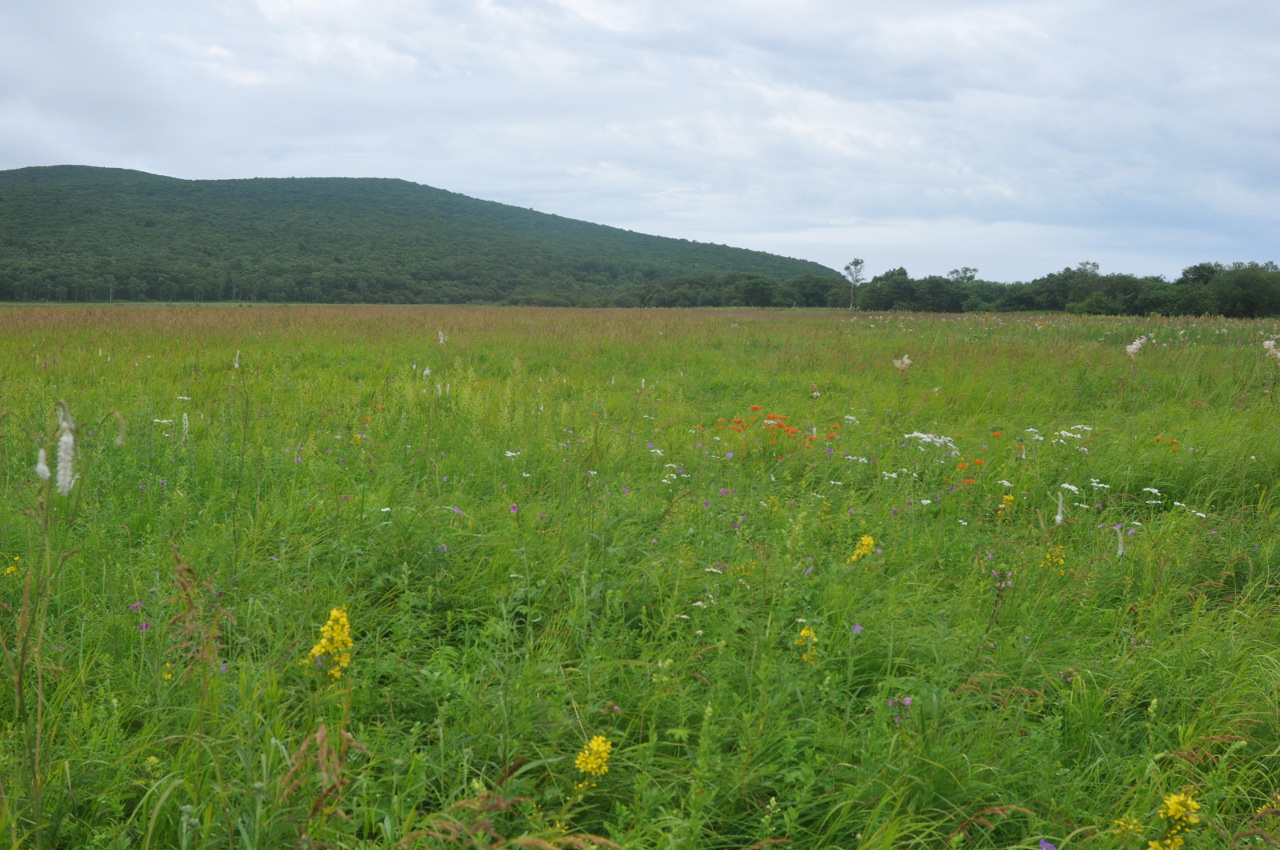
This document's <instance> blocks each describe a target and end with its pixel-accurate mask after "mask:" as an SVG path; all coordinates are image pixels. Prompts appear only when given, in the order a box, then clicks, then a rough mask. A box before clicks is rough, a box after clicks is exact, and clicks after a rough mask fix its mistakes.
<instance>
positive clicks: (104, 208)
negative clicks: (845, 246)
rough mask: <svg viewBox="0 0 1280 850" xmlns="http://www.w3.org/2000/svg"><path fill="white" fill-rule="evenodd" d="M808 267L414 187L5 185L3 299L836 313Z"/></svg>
mask: <svg viewBox="0 0 1280 850" xmlns="http://www.w3.org/2000/svg"><path fill="white" fill-rule="evenodd" d="M836 290H839V291H843V292H847V291H848V290H847V284H845V283H844V282H843V279H842V278H841V277H840V275H839V274H838V273H837V272H835V271H833V270H832V269H829V268H826V267H825V266H821V265H819V264H817V263H812V262H808V261H803V260H793V259H788V258H785V257H779V256H775V255H773V254H766V253H762V252H759V251H748V250H744V249H740V248H730V247H727V246H723V245H709V244H704V243H697V242H690V241H687V240H682V239H669V238H664V237H659V236H646V235H643V234H639V233H633V232H631V231H627V230H620V229H618V228H614V227H606V226H603V225H598V224H589V223H587V222H582V221H575V220H572V219H567V218H562V217H560V216H555V215H548V214H545V213H538V212H534V211H532V210H526V209H521V208H519V207H512V206H507V205H505V204H499V203H493V202H490V201H481V200H476V199H474V198H469V197H466V196H464V195H458V194H454V193H452V192H446V191H443V190H441V189H433V188H431V187H429V186H421V185H418V184H415V183H409V182H406V181H403V180H386V179H363V178H362V179H352V178H290V179H274V178H273V179H267V178H257V179H249V180H179V179H176V178H172V177H161V176H157V175H154V174H146V173H143V172H139V171H127V170H123V169H115V168H92V167H87V166H52V167H37V168H22V169H17V170H12V171H0V300H23V301H26V300H39V301H45V300H70V301H107V300H120V299H128V300H144V299H146V300H165V301H175V300H187V301H215V300H253V301H323V302H383V303H387V302H389V303H465V302H491V303H527V304H550V305H556V304H581V305H597V304H598V305H607V304H616V305H640V304H660V305H669V306H676V305H686V304H688V305H691V304H699V303H703V304H726V303H766V304H768V303H786V304H807V303H813V304H815V305H816V304H826V303H827V300H828V298H829V297H830V295H831V293H832V292H834V291H836Z"/></svg>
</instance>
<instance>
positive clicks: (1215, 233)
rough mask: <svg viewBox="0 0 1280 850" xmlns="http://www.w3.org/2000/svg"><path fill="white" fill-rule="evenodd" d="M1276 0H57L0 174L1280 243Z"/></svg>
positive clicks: (1090, 239)
mask: <svg viewBox="0 0 1280 850" xmlns="http://www.w3.org/2000/svg"><path fill="white" fill-rule="evenodd" d="M1277 33H1280V3H1277V2H1275V0H1043V2H1038V0H988V2H977V0H181V1H180V2H175V0H43V2H19V0H14V2H10V3H5V4H3V6H0V169H8V168H20V167H23V166H28V165H54V164H67V163H73V164H84V165H101V166H114V167H123V168H135V169H140V170H143V171H149V172H152V173H157V174H165V175H169V176H173V177H182V178H189V179H196V178H232V177H286V176H299V177H301V176H341V177H398V178H403V179H406V180H411V181H414V182H417V183H425V184H428V185H431V186H437V187H440V188H443V189H448V190H451V191H455V192H461V193H463V194H466V195H471V196H474V197H478V198H484V199H487V200H495V201H501V202H504V203H509V204H516V205H518V206H523V207H531V208H533V209H536V210H540V211H543V212H552V213H557V214H559V215H564V216H569V217H572V218H579V219H585V220H588V221H593V222H598V223H601V224H609V225H614V226H617V227H624V228H628V229H631V230H636V231H641V232H645V233H656V234H661V235H665V236H677V237H682V238H688V239H696V240H700V241H709V242H718V243H724V244H728V245H735V246H740V247H746V248H756V249H760V250H766V251H772V252H776V253H780V254H785V255H788V256H795V257H802V258H805V259H811V260H816V261H818V262H820V263H823V264H825V265H828V266H831V267H833V268H837V269H838V268H841V267H842V266H843V265H844V264H845V263H846V262H847V261H848V260H850V259H852V258H853V257H861V258H864V259H865V260H866V263H867V266H866V267H867V270H868V271H869V272H870V273H871V274H876V273H879V272H881V271H884V270H886V269H889V268H893V267H896V266H905V267H906V268H907V270H908V271H909V272H911V274H912V275H915V276H923V275H926V274H945V273H946V272H947V271H949V270H951V269H954V268H958V267H960V266H972V267H976V268H977V269H978V270H979V273H980V276H981V277H983V278H986V279H989V280H1004V281H1012V280H1029V279H1031V278H1034V277H1039V276H1041V275H1043V274H1046V273H1048V272H1050V271H1056V270H1058V269H1061V268H1063V267H1065V266H1074V265H1076V264H1077V263H1079V262H1081V261H1084V260H1091V261H1096V262H1098V263H1100V264H1101V266H1102V271H1103V272H1104V273H1105V272H1113V271H1125V272H1132V273H1137V274H1164V275H1166V276H1169V277H1171V278H1172V277H1176V276H1177V275H1178V273H1179V272H1180V270H1181V269H1182V268H1183V267H1185V266H1187V265H1190V264H1192V263H1196V262H1201V261H1205V260H1218V261H1223V262H1230V261H1234V260H1258V261H1262V260H1277V261H1280V250H1277V247H1280V37H1278V36H1277Z"/></svg>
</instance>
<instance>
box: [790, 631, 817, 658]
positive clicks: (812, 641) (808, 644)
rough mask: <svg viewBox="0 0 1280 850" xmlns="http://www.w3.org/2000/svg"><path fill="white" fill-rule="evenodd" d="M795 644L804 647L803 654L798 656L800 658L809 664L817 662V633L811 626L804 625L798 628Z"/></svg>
mask: <svg viewBox="0 0 1280 850" xmlns="http://www.w3.org/2000/svg"><path fill="white" fill-rule="evenodd" d="M795 644H796V646H803V647H804V648H805V650H804V654H802V655H801V656H800V658H801V660H803V661H808V662H809V663H810V664H817V663H818V633H817V632H815V631H814V630H813V627H812V626H805V627H804V628H803V629H801V630H800V637H798V638H796V642H795Z"/></svg>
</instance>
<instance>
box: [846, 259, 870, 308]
mask: <svg viewBox="0 0 1280 850" xmlns="http://www.w3.org/2000/svg"><path fill="white" fill-rule="evenodd" d="M865 265H866V261H865V260H863V259H861V258H856V259H853V260H850V261H849V262H848V263H846V264H845V267H844V276H845V277H847V278H848V279H849V309H850V310H852V309H853V305H854V303H855V302H856V301H857V300H858V287H859V286H862V282H863V281H864V280H865V278H864V277H863V273H862V267H863V266H865Z"/></svg>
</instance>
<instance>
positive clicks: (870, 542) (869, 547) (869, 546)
mask: <svg viewBox="0 0 1280 850" xmlns="http://www.w3.org/2000/svg"><path fill="white" fill-rule="evenodd" d="M875 548H876V541H875V538H873V537H872V536H871V535H870V534H864V535H862V537H861V538H860V539H859V540H858V545H857V546H855V547H854V549H853V554H852V555H850V556H849V559H848V560H847V561H845V563H846V564H852V563H853V562H854V561H857V560H859V559H861V558H865V557H866V556H867V555H870V554H871V553H872V552H874V551H875Z"/></svg>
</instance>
